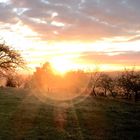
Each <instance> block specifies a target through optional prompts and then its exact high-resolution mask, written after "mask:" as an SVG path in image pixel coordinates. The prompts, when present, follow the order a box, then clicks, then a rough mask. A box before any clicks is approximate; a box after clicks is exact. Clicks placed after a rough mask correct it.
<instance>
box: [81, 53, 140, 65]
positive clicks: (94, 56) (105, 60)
mask: <svg viewBox="0 0 140 140" xmlns="http://www.w3.org/2000/svg"><path fill="white" fill-rule="evenodd" d="M79 60H80V61H81V62H86V63H89V64H94V63H95V64H116V65H122V66H126V65H129V66H134V65H136V66H140V61H139V60H140V52H131V51H128V52H126V51H124V52H112V53H110V52H109V53H107V52H106V53H105V52H84V53H82V54H81V57H80V58H79Z"/></svg>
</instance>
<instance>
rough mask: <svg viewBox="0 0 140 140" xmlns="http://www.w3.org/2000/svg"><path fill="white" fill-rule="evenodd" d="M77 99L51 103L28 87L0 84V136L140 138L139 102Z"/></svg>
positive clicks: (17, 139) (10, 139) (22, 139)
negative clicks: (20, 87)
mask: <svg viewBox="0 0 140 140" xmlns="http://www.w3.org/2000/svg"><path fill="white" fill-rule="evenodd" d="M38 94H39V93H38ZM80 98H83V97H82V96H81V97H79V99H80ZM79 99H78V98H77V99H75V100H71V101H65V102H60V101H59V102H55V103H54V104H52V103H51V102H52V101H50V100H48V99H45V100H43V101H42V100H40V99H39V98H37V97H36V96H34V95H33V94H32V93H30V91H29V90H25V89H17V88H1V89H0V140H113V139H116V140H137V139H139V138H140V103H133V102H125V101H120V100H114V99H108V98H103V97H92V96H88V97H86V98H85V99H84V100H81V101H80V102H76V100H79Z"/></svg>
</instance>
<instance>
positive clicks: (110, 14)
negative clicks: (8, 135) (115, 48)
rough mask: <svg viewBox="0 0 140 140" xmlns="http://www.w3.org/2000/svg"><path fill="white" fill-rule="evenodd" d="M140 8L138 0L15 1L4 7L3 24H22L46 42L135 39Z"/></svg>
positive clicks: (0, 15)
mask: <svg viewBox="0 0 140 140" xmlns="http://www.w3.org/2000/svg"><path fill="white" fill-rule="evenodd" d="M4 5H5V6H4ZM139 5H140V1H138V0H133V1H132V0H107V1H103V0H59V1H58V0H22V1H20V0H11V2H10V3H8V4H7V5H6V3H0V21H2V22H3V23H11V22H19V21H20V22H22V23H23V24H25V25H27V26H28V27H30V28H31V29H32V30H33V31H35V32H37V33H38V34H39V36H40V38H42V39H45V40H82V41H95V40H100V39H102V38H111V37H116V36H126V37H131V36H135V35H139V34H140V33H139V29H140V24H139V23H140V9H139ZM54 13H56V14H54ZM53 15H55V16H53ZM52 23H58V24H57V25H64V26H56V24H55V25H54V24H52Z"/></svg>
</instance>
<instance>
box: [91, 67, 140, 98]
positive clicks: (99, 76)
mask: <svg viewBox="0 0 140 140" xmlns="http://www.w3.org/2000/svg"><path fill="white" fill-rule="evenodd" d="M89 84H90V86H91V88H92V91H91V95H92V96H104V97H114V98H125V99H128V100H134V101H138V100H140V72H139V71H135V70H134V69H132V70H124V71H123V72H119V73H118V74H116V75H115V76H114V75H111V74H109V73H108V74H107V73H99V72H95V73H94V74H93V76H92V78H91V80H90V83H89Z"/></svg>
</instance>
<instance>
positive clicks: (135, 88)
mask: <svg viewBox="0 0 140 140" xmlns="http://www.w3.org/2000/svg"><path fill="white" fill-rule="evenodd" d="M118 85H119V86H120V87H121V88H122V90H123V92H124V94H125V96H126V97H127V99H129V98H131V96H132V95H133V96H134V100H135V101H136V100H137V98H138V96H139V94H140V73H139V72H135V71H134V69H133V70H131V71H128V70H125V71H124V72H123V73H122V74H121V75H120V77H119V78H118Z"/></svg>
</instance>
